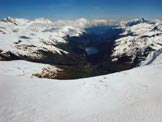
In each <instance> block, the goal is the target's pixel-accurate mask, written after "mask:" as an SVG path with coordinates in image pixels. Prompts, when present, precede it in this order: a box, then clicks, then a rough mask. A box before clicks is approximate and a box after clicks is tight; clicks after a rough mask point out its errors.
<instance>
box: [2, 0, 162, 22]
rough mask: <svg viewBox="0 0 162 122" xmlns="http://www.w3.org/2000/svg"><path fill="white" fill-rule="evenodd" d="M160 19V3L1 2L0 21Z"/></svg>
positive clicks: (139, 0)
mask: <svg viewBox="0 0 162 122" xmlns="http://www.w3.org/2000/svg"><path fill="white" fill-rule="evenodd" d="M6 16H12V17H19V18H29V19H33V18H38V17H45V18H49V19H52V20H57V19H76V18H81V17H84V18H87V19H94V18H105V19H133V18H148V19H154V18H162V0H0V18H3V17H6Z"/></svg>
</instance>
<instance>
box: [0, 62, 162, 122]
mask: <svg viewBox="0 0 162 122" xmlns="http://www.w3.org/2000/svg"><path fill="white" fill-rule="evenodd" d="M161 63H162V62H161ZM161 63H158V64H154V65H151V64H150V65H148V66H145V67H139V68H135V69H132V70H128V71H124V72H120V73H115V74H110V75H105V76H99V77H93V78H87V79H80V80H67V81H66V80H65V81H64V80H46V79H44V80H43V79H31V78H29V79H28V78H21V77H12V76H6V75H0V79H1V80H0V98H1V100H0V122H161V121H162V115H161V113H162V80H161V79H162V75H161V74H162V70H161V69H162V64H161Z"/></svg>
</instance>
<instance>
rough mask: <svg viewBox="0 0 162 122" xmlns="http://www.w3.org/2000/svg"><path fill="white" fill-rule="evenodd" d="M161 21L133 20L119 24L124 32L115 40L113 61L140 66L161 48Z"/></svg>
mask: <svg viewBox="0 0 162 122" xmlns="http://www.w3.org/2000/svg"><path fill="white" fill-rule="evenodd" d="M161 26H162V21H161V20H156V21H148V20H145V19H142V20H133V21H127V22H121V23H120V24H119V28H122V29H123V30H124V32H123V33H121V34H120V36H121V37H120V38H118V39H117V40H115V45H114V46H115V48H114V51H113V54H112V57H113V60H114V61H118V60H122V59H123V60H125V61H128V62H133V63H137V64H140V63H141V61H144V60H145V59H147V56H149V55H150V54H151V53H153V52H155V51H157V50H160V49H161V48H162V28H161Z"/></svg>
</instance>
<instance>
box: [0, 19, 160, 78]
mask: <svg viewBox="0 0 162 122" xmlns="http://www.w3.org/2000/svg"><path fill="white" fill-rule="evenodd" d="M161 28H162V21H161V20H154V21H149V20H145V19H135V20H130V21H121V22H119V23H117V21H115V20H104V19H100V20H97V19H96V20H87V19H84V18H81V19H77V20H59V21H50V20H48V19H45V18H38V19H35V20H27V19H18V18H12V17H7V18H4V19H2V20H1V21H0V60H1V62H0V63H1V64H2V65H1V66H0V67H1V69H5V68H4V67H3V64H6V65H8V68H7V67H6V70H7V69H12V70H11V71H13V74H15V73H14V70H13V69H15V66H16V67H17V69H19V67H18V65H17V61H12V60H21V64H23V63H24V65H27V66H29V68H30V64H31V66H33V65H34V64H33V63H32V62H34V63H38V64H36V65H37V66H39V65H40V68H38V69H39V70H40V71H39V72H38V71H37V72H35V73H33V72H32V70H31V73H30V74H31V76H33V74H35V75H36V76H38V77H46V78H55V77H53V76H55V73H56V72H55V69H58V70H57V71H58V72H59V73H60V74H62V72H64V71H65V70H66V73H68V75H69V73H70V71H69V69H70V70H72V72H78V71H79V72H82V73H83V77H86V76H91V75H92V76H95V75H99V74H103V73H113V72H117V71H122V70H126V69H130V68H132V67H134V66H137V65H144V64H146V60H148V59H150V57H152V55H154V54H156V52H157V51H159V50H160V49H161V48H162V39H161V37H162V29H161ZM91 54H92V56H87V55H91ZM24 60H25V61H24ZM94 60H95V61H94ZM2 61H12V62H2ZM26 61H30V62H28V64H26ZM89 61H90V62H89ZM92 61H93V62H92ZM91 62H92V63H94V62H95V65H94V64H91ZM96 62H97V63H96ZM98 62H99V64H98ZM143 62H145V63H143ZM39 63H44V65H43V64H39ZM123 64H125V65H123ZM11 65H13V68H11V67H9V66H11ZM42 66H43V67H42ZM76 66H77V68H76ZM100 67H103V68H102V69H101V68H100ZM20 69H21V68H20ZM31 69H32V68H31ZM78 69H79V70H78ZM102 70H103V71H102ZM22 71H23V72H25V71H24V69H22ZM34 71H36V70H34ZM98 72H99V73H98ZM49 73H51V75H50V77H49V76H48V74H49ZM11 74H12V73H11ZM21 74H22V73H20V74H19V73H18V75H21ZM52 75H53V76H52ZM72 75H75V76H77V75H78V74H72ZM25 76H26V75H25ZM61 77H62V76H61ZM63 77H67V74H64V75H63ZM77 77H80V75H79V76H77Z"/></svg>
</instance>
